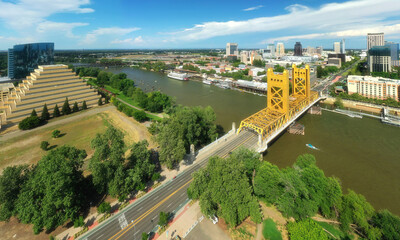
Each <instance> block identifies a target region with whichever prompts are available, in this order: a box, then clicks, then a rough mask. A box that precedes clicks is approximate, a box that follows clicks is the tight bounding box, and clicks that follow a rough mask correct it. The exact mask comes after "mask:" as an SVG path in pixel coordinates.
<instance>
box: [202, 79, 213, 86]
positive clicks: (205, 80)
mask: <svg viewBox="0 0 400 240" xmlns="http://www.w3.org/2000/svg"><path fill="white" fill-rule="evenodd" d="M203 83H204V84H207V85H211V83H212V81H210V80H208V79H203Z"/></svg>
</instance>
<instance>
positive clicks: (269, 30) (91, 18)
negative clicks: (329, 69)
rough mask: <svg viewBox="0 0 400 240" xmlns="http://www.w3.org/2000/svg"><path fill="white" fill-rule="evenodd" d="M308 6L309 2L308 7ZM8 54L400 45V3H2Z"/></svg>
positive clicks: (0, 36)
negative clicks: (26, 46)
mask: <svg viewBox="0 0 400 240" xmlns="http://www.w3.org/2000/svg"><path fill="white" fill-rule="evenodd" d="M300 3H301V4H300ZM0 9H1V10H0V50H6V49H8V48H11V47H12V46H13V45H15V44H22V43H30V42H54V43H55V48H56V49H177V48H180V49H183V48H188V49H189V48H220V49H224V48H225V45H226V43H227V42H235V43H238V44H239V48H265V47H266V45H267V44H268V43H277V42H283V43H284V44H285V48H293V46H294V44H295V42H296V41H300V42H301V43H302V45H303V48H306V47H307V46H312V47H317V46H323V47H324V48H330V49H331V48H332V47H333V42H335V41H340V40H341V39H342V38H345V39H346V48H347V49H351V48H357V49H365V48H366V35H367V33H368V32H384V33H385V40H388V41H393V42H397V43H398V42H399V41H400V1H399V0H352V1H329V0H328V1H325V3H324V4H320V1H319V0H303V1H298V2H297V3H296V2H295V1H293V0H283V1H270V0H268V1H267V0H264V1H263V0H252V1H236V0H230V1H210V0H204V1H187V0H162V1H161V0H154V1H136V0H134V1H128V0H114V1H112V2H110V1H105V0H91V1H90V0H68V1H65V0H62V1H61V0H9V1H4V0H0Z"/></svg>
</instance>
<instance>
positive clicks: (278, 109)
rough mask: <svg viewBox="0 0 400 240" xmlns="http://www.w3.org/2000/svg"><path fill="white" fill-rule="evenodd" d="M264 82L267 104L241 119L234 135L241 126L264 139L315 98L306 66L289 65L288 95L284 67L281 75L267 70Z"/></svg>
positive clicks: (286, 75)
mask: <svg viewBox="0 0 400 240" xmlns="http://www.w3.org/2000/svg"><path fill="white" fill-rule="evenodd" d="M267 83H268V93H267V107H266V108H264V109H262V110H261V111H259V112H257V113H255V114H253V115H251V116H250V117H248V118H246V119H244V120H243V121H242V122H241V123H240V127H239V129H238V132H237V133H238V134H239V133H240V131H241V130H242V129H248V130H253V131H255V132H257V133H258V134H259V136H261V137H262V139H266V138H267V137H269V136H270V135H271V134H272V133H274V132H276V131H277V130H278V129H280V128H281V127H282V126H283V125H285V124H286V123H287V122H289V121H291V120H292V118H293V117H294V116H295V115H296V114H297V113H299V112H301V111H302V110H304V109H305V108H308V107H309V106H310V104H312V103H313V102H315V100H317V99H318V98H319V96H318V93H317V92H314V91H311V87H310V67H309V66H308V65H306V67H305V68H302V69H301V68H297V67H296V65H293V66H292V84H293V86H292V95H289V75H288V72H287V71H286V70H285V71H284V72H283V73H282V74H275V73H274V72H273V69H272V68H270V69H268V73H267Z"/></svg>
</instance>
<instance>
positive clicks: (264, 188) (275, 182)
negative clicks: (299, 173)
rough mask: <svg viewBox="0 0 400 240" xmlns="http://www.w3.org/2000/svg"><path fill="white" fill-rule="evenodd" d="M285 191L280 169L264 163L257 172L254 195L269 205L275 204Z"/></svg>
mask: <svg viewBox="0 0 400 240" xmlns="http://www.w3.org/2000/svg"><path fill="white" fill-rule="evenodd" d="M283 191H284V185H283V179H282V174H281V171H280V170H279V168H278V167H277V166H275V165H272V164H271V163H269V162H263V163H262V164H261V165H260V167H259V168H258V170H257V171H256V176H255V178H254V193H255V194H256V195H257V196H259V197H260V198H262V199H265V201H266V202H267V203H270V204H273V203H275V202H276V201H277V200H278V198H279V197H280V196H281V195H282V194H283Z"/></svg>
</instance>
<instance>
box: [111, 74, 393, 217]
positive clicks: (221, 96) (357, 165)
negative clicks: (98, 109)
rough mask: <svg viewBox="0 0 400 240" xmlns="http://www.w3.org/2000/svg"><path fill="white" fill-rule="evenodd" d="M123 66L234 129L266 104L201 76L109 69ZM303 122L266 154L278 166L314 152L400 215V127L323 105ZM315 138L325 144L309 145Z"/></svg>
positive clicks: (322, 163)
mask: <svg viewBox="0 0 400 240" xmlns="http://www.w3.org/2000/svg"><path fill="white" fill-rule="evenodd" d="M108 71H111V72H113V73H119V72H124V73H126V74H127V75H128V78H130V79H132V80H134V81H135V84H136V85H138V86H139V87H141V88H142V89H144V90H145V91H151V90H153V89H154V90H161V91H162V92H163V93H166V94H168V95H170V96H173V97H175V99H176V102H177V103H178V104H182V105H186V106H198V105H200V106H208V105H210V106H212V107H213V108H214V111H215V113H216V115H217V123H218V124H220V125H221V126H223V128H224V129H225V131H227V130H229V129H230V128H231V126H232V122H236V124H237V127H238V125H239V124H240V121H241V120H242V119H244V118H246V117H247V116H249V115H251V114H253V113H255V112H257V111H258V110H260V109H262V108H264V107H265V105H266V98H265V97H261V96H257V95H253V94H248V93H243V92H239V91H234V90H228V89H221V88H218V87H215V86H209V85H205V84H203V83H200V82H193V81H188V82H182V81H178V80H174V79H170V78H168V77H167V76H166V75H164V74H160V73H155V72H149V71H144V70H138V69H132V68H120V69H109V70H108ZM299 122H300V123H301V124H303V125H304V126H305V135H304V136H301V135H291V134H288V133H284V134H283V135H282V136H281V137H280V138H279V139H278V140H277V141H276V142H274V143H273V144H272V145H271V146H270V148H269V149H268V151H267V153H266V154H265V156H264V159H265V160H268V161H270V162H272V163H274V164H276V165H278V166H279V167H281V168H283V167H287V166H291V165H292V164H293V163H294V162H295V160H296V157H297V156H298V155H301V154H304V153H311V154H313V155H314V156H315V157H316V159H317V165H318V166H319V167H320V168H321V169H323V170H324V172H325V174H326V175H327V176H336V177H338V178H339V179H340V180H341V183H342V186H343V189H344V190H346V189H353V190H355V191H356V192H357V193H361V194H363V195H364V196H365V197H366V198H367V200H368V201H369V202H370V203H371V204H372V205H373V206H374V207H375V208H376V209H383V208H387V209H389V210H390V211H392V212H393V213H395V214H397V215H400V204H399V202H400V174H399V172H400V147H399V146H400V128H398V127H393V126H388V125H384V124H381V123H380V122H379V121H378V120H376V119H369V118H365V117H364V118H363V119H357V118H350V117H348V116H344V115H340V114H336V113H331V112H327V111H323V113H322V115H310V114H306V115H304V117H302V118H301V119H300V120H299ZM306 143H311V144H313V145H314V146H316V147H318V148H319V149H320V150H319V151H316V150H312V149H309V148H307V147H306V146H305V144H306Z"/></svg>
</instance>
